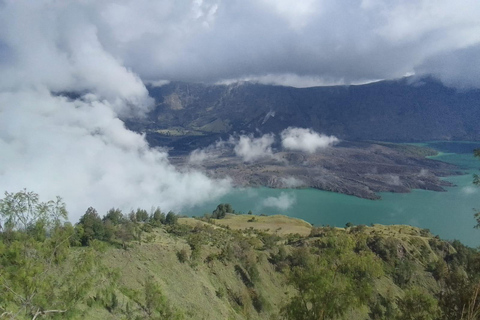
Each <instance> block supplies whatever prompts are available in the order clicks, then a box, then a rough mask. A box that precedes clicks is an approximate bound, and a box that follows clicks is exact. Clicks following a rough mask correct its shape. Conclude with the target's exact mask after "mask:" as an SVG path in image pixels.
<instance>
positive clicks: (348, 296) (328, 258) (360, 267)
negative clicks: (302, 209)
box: [282, 235, 382, 320]
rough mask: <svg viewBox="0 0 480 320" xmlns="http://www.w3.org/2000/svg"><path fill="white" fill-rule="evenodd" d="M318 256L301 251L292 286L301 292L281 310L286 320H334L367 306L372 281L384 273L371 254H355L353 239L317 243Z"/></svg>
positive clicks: (333, 239)
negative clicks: (352, 309) (352, 310)
mask: <svg viewBox="0 0 480 320" xmlns="http://www.w3.org/2000/svg"><path fill="white" fill-rule="evenodd" d="M318 247H320V248H321V249H320V250H319V251H318V252H317V254H308V253H307V251H305V250H302V251H301V252H302V254H301V256H304V258H303V259H301V260H300V261H302V262H300V263H298V266H295V267H293V268H292V273H291V275H290V277H289V281H290V283H291V284H292V285H293V286H294V287H295V288H296V289H297V290H298V294H297V295H296V296H294V297H292V298H291V299H290V301H289V303H288V304H287V305H286V306H285V307H284V308H283V309H282V314H283V316H284V317H285V318H286V319H305V320H307V319H312V320H313V319H315V320H317V319H335V318H337V317H340V316H342V315H343V314H345V313H346V312H347V311H348V310H349V309H350V308H353V307H358V306H360V305H364V304H366V303H367V302H368V300H369V298H370V297H371V295H372V281H373V279H375V278H377V277H379V276H380V275H381V274H382V268H381V264H380V262H379V261H378V260H377V259H376V258H375V256H374V255H373V254H372V253H371V252H367V251H365V252H359V253H355V252H354V251H353V249H354V240H353V238H351V237H349V236H346V235H343V236H341V237H338V236H337V237H335V238H332V239H328V240H327V241H326V242H322V243H318Z"/></svg>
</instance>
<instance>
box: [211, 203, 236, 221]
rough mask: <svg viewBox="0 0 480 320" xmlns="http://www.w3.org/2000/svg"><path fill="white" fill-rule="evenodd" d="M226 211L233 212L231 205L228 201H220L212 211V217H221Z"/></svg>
mask: <svg viewBox="0 0 480 320" xmlns="http://www.w3.org/2000/svg"><path fill="white" fill-rule="evenodd" d="M227 213H235V210H233V208H232V205H231V204H229V203H220V204H219V205H218V206H217V208H216V209H215V210H213V212H212V218H213V219H223V218H225V215H226V214H227Z"/></svg>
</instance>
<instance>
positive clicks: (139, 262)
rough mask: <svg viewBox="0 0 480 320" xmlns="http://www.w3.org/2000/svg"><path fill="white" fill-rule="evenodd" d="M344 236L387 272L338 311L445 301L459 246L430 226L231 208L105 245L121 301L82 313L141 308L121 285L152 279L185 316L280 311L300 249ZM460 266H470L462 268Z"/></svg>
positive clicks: (136, 287) (356, 314) (109, 314)
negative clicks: (416, 299) (331, 220)
mask: <svg viewBox="0 0 480 320" xmlns="http://www.w3.org/2000/svg"><path fill="white" fill-rule="evenodd" d="M249 221H250V222H249ZM342 239H343V240H349V241H352V243H353V244H354V245H353V249H354V251H355V250H366V251H369V252H371V253H374V260H375V261H376V262H378V263H379V265H381V268H382V271H381V272H380V273H379V274H377V275H376V277H375V278H374V279H373V280H372V281H373V282H372V290H373V291H372V292H373V293H372V295H371V297H370V298H369V299H368V301H367V302H366V303H364V304H361V305H358V306H354V307H351V308H350V307H348V306H346V308H347V310H346V311H345V314H343V315H342V317H338V318H339V319H340V318H345V319H347V318H348V319H388V318H389V314H388V312H387V310H388V309H391V310H394V311H390V312H391V314H397V315H399V314H400V313H401V312H402V311H401V308H400V307H399V303H398V301H401V299H403V298H404V297H405V296H406V294H407V293H410V292H411V291H412V290H418V291H419V292H421V293H422V295H424V296H425V297H428V298H430V299H432V301H435V302H434V305H435V308H439V307H438V306H439V304H440V299H439V298H438V294H439V293H440V292H442V290H443V288H444V284H443V283H442V281H444V279H445V278H442V275H441V273H442V272H443V273H445V274H444V275H443V277H447V276H446V274H447V273H448V272H450V271H452V270H453V269H452V268H454V264H455V263H458V261H457V260H456V259H457V258H458V257H457V256H458V255H459V253H458V251H457V249H456V248H455V246H453V245H452V244H450V243H447V242H444V241H442V240H439V239H438V238H436V237H433V236H432V235H431V234H429V232H428V231H427V230H421V229H418V228H414V227H410V226H403V225H399V226H383V225H374V226H371V227H367V226H352V227H349V228H345V229H342V228H329V227H321V228H313V227H312V226H311V225H309V224H308V223H306V222H304V221H302V220H298V219H293V218H289V217H285V216H270V217H266V216H250V215H227V216H226V217H225V218H224V219H218V220H216V219H209V220H208V221H207V220H206V221H202V220H197V219H193V218H181V219H179V220H178V225H175V226H174V227H172V226H168V227H166V228H164V227H160V228H154V229H152V231H151V232H148V233H145V234H144V236H142V240H140V241H132V242H130V243H129V245H128V248H127V249H126V250H125V249H122V248H114V247H109V248H107V249H106V251H105V253H104V254H103V257H102V261H103V263H104V264H105V265H106V266H108V267H109V268H113V269H117V270H118V272H119V281H118V283H117V285H118V288H119V289H118V293H117V295H118V297H117V299H118V306H117V307H116V309H115V310H113V311H108V310H107V309H106V308H104V307H103V306H101V305H96V306H94V307H93V308H89V309H88V310H86V313H85V314H82V317H87V318H91V319H118V318H119V317H121V316H125V312H126V309H127V305H128V304H129V305H130V308H132V307H133V306H136V307H133V309H135V308H137V312H136V313H139V314H141V312H140V311H141V309H142V308H141V307H138V305H142V304H143V302H142V298H138V300H137V301H136V300H135V299H134V298H132V297H131V296H129V295H128V294H124V292H128V291H129V290H130V291H132V292H133V291H137V292H142V290H143V288H144V286H145V281H146V280H145V279H146V277H151V278H150V281H152V280H153V281H155V282H156V283H157V284H158V285H159V287H160V288H161V290H162V292H163V294H164V296H165V298H166V300H167V301H168V305H169V306H170V308H172V310H175V312H178V317H179V318H185V319H280V318H281V315H280V313H281V310H282V308H283V307H284V306H286V305H287V303H288V302H289V301H290V299H292V297H294V296H295V295H296V294H297V289H298V288H295V286H294V285H293V284H292V281H291V279H290V277H291V275H292V273H293V271H292V270H293V269H294V268H297V267H299V265H301V263H300V264H298V262H295V258H294V257H295V256H296V255H298V254H299V252H300V253H301V252H303V254H305V255H306V257H303V259H307V258H308V256H309V255H312V256H315V255H316V254H321V252H316V251H315V249H317V248H318V247H319V245H318V243H319V242H322V243H325V242H329V241H340V240H342ZM343 240H342V241H343ZM361 246H364V248H363V249H359V247H361ZM456 246H459V244H458V243H457V244H456ZM459 248H461V250H467V251H468V249H465V248H464V247H463V246H459ZM304 249H306V251H302V250H304ZM182 253H183V254H184V255H183V257H182ZM297 258H298V257H297ZM461 268H462V272H465V268H466V266H461ZM139 296H141V294H140V295H139ZM352 305H353V304H352ZM375 309H378V310H376V311H375ZM372 312H376V313H375V314H372ZM375 316H376V318H375ZM172 318H174V317H173V316H172ZM399 319H400V318H399ZM402 319H403V318H402ZM405 319H406V318H405ZM432 319H436V318H432Z"/></svg>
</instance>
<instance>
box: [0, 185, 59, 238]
mask: <svg viewBox="0 0 480 320" xmlns="http://www.w3.org/2000/svg"><path fill="white" fill-rule="evenodd" d="M0 217H1V218H2V221H3V223H4V229H5V230H28V229H31V228H33V229H35V227H38V226H39V225H43V226H45V227H48V228H51V227H52V226H54V225H55V224H57V223H60V222H61V221H62V220H65V219H66V218H67V210H66V208H65V203H64V202H63V201H62V198H60V197H57V198H56V199H55V200H50V201H48V202H40V201H39V197H38V194H36V193H34V192H32V191H27V190H26V189H24V190H22V191H19V192H16V193H9V192H5V198H3V199H1V200H0Z"/></svg>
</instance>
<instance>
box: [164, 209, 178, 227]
mask: <svg viewBox="0 0 480 320" xmlns="http://www.w3.org/2000/svg"><path fill="white" fill-rule="evenodd" d="M177 221H178V216H177V215H176V214H175V213H174V212H172V211H169V212H168V213H167V217H166V218H165V224H168V225H174V224H177Z"/></svg>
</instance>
